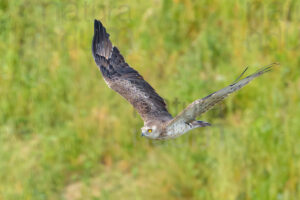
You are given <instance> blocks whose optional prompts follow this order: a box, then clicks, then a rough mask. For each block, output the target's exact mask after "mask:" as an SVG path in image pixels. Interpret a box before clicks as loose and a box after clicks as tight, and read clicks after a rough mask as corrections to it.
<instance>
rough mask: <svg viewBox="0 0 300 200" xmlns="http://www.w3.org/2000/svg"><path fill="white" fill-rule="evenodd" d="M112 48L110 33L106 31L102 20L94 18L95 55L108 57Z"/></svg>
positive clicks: (93, 48) (93, 50)
mask: <svg viewBox="0 0 300 200" xmlns="http://www.w3.org/2000/svg"><path fill="white" fill-rule="evenodd" d="M111 49H112V44H111V42H110V40H109V34H108V33H107V32H106V29H105V27H104V26H103V25H102V23H101V21H100V20H97V19H95V20H94V37H93V41H92V52H93V56H94V57H96V54H98V55H99V56H104V57H106V58H107V57H108V56H109V54H110V51H111Z"/></svg>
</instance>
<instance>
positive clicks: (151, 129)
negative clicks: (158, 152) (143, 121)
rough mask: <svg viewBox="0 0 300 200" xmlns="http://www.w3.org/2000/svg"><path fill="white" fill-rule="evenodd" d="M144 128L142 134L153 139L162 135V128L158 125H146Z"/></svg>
mask: <svg viewBox="0 0 300 200" xmlns="http://www.w3.org/2000/svg"><path fill="white" fill-rule="evenodd" d="M141 130H142V136H145V137H148V138H151V139H156V138H158V137H159V135H160V130H159V129H158V128H157V126H155V125H152V126H144V127H143V128H141Z"/></svg>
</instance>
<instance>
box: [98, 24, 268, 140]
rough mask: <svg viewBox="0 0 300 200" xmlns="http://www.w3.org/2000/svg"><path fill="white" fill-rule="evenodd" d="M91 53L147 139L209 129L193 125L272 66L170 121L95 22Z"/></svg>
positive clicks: (159, 99) (162, 105)
mask: <svg viewBox="0 0 300 200" xmlns="http://www.w3.org/2000/svg"><path fill="white" fill-rule="evenodd" d="M92 52H93V57H94V60H95V62H96V64H97V65H98V67H99V68H100V71H101V73H102V75H103V78H104V80H105V82H106V83H107V85H108V86H109V87H110V88H111V89H113V90H114V91H116V92H117V93H119V94H120V95H121V96H123V97H124V98H125V99H126V100H127V101H129V102H130V103H131V104H132V105H133V107H134V108H135V109H136V111H137V112H138V113H139V115H140V116H141V117H142V119H143V120H144V126H143V127H142V135H143V136H146V137H148V138H151V139H169V138H175V137H178V136H180V135H182V134H184V133H186V132H187V131H190V130H192V129H195V128H198V127H204V126H210V124H209V123H207V122H203V121H197V120H196V117H198V116H200V115H201V114H203V113H205V112H206V111H208V110H209V109H211V108H212V107H213V106H214V105H215V104H217V103H218V102H220V101H222V100H223V99H225V98H226V97H227V96H228V95H229V94H231V93H233V92H235V91H236V90H239V89H240V88H242V87H243V86H245V85H246V84H248V83H249V82H250V81H251V80H253V79H254V78H256V77H258V76H260V75H262V74H264V73H265V72H268V71H270V69H271V67H272V65H269V66H267V67H264V68H262V69H260V70H258V71H257V72H256V73H254V74H252V75H250V76H247V77H246V78H244V79H242V80H240V81H237V82H235V83H233V84H231V85H229V86H228V87H225V88H223V89H221V90H219V91H217V92H214V93H212V94H210V95H208V96H206V97H204V98H202V99H198V100H196V101H194V102H192V103H191V104H190V105H189V106H187V108H185V109H184V110H183V111H182V112H181V113H180V114H178V115H177V116H176V117H174V118H173V117H172V116H171V114H170V113H169V112H168V110H167V108H166V103H165V101H164V99H163V98H162V97H160V96H159V95H158V94H157V93H156V91H155V90H154V89H153V88H152V87H151V85H150V84H149V83H147V82H146V81H145V80H144V78H143V77H142V76H141V75H140V74H139V73H138V72H137V71H136V70H134V69H133V68H131V67H130V66H129V65H128V64H127V63H126V62H125V60H124V58H123V56H122V55H121V53H120V52H119V50H118V48H117V47H115V46H113V45H112V43H111V41H110V40H109V34H108V33H107V32H106V29H105V28H104V26H103V25H102V23H101V22H100V21H98V20H95V22H94V37H93V42H92ZM244 72H245V71H244ZM244 72H243V73H244Z"/></svg>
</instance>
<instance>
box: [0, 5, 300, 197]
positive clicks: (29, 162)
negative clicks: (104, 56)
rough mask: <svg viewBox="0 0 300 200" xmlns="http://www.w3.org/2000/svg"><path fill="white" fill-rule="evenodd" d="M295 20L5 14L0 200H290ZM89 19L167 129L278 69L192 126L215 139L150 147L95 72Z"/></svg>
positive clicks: (230, 10)
mask: <svg viewBox="0 0 300 200" xmlns="http://www.w3.org/2000/svg"><path fill="white" fill-rule="evenodd" d="M299 9H300V3H299V1H296V0H288V1H283V0H280V1H274V0H267V1H263V2H262V1H246V0H245V1H244V0H240V1H234V0H229V1H216V0H213V1H208V0H204V1H192V0H173V1H172V0H164V1H138V0H134V1H129V0H127V1H123V2H119V1H105V2H101V1H90V0H86V1H85V0H80V1H69V2H68V1H62V2H61V1H50V0H43V1H38V0H26V1H8V0H2V1H1V3H0V30H1V31H0V54H1V59H0V96H1V98H0V199H7V200H9V199H13V200H15V199H22V200H23V199H37V200H43V199H66V200H70V199H75V200H77V199H84V200H86V199H93V200H95V199H143V200H144V199H228V200H229V199H234V200H248V199H289V200H290V199H295V200H296V199H299V198H300V145H299V144H300V135H299V133H300V125H299V118H300V103H299V102H300V93H299V88H300V74H299V73H300V71H299V67H300V40H299V35H300V29H299V27H300V13H299ZM94 18H97V19H100V20H101V21H102V22H103V23H104V25H105V26H106V28H107V30H108V32H109V33H110V35H111V40H112V41H113V43H114V44H115V45H116V46H118V47H119V49H120V50H121V52H122V54H123V55H124V57H125V58H126V60H127V62H128V63H129V64H130V65H131V66H133V67H134V68H135V69H137V70H138V71H139V72H140V73H141V74H142V75H143V76H144V78H145V79H146V80H147V81H148V82H150V83H151V85H153V86H154V88H156V90H157V91H158V93H159V94H161V95H162V96H163V97H164V98H166V100H167V101H168V102H169V110H170V112H171V113H172V114H174V115H176V113H178V112H179V111H180V110H181V109H182V108H183V107H184V105H187V104H188V103H190V102H191V101H193V100H195V99H197V98H200V97H204V96H206V95H208V94H210V93H211V92H214V91H215V90H218V89H221V88H222V87H225V86H227V85H228V84H230V83H231V82H232V81H233V80H235V78H236V77H237V76H238V75H239V74H240V73H241V72H242V71H243V69H244V67H246V66H250V69H249V71H250V72H251V71H252V72H253V71H255V70H256V69H258V68H259V67H262V66H264V65H267V64H270V63H272V62H279V63H280V64H281V66H280V67H277V68H276V69H274V71H273V72H271V73H268V74H266V75H264V76H263V77H261V78H258V79H257V80H255V81H254V82H253V83H251V84H250V85H249V86H246V87H245V88H244V89H242V90H241V91H240V92H238V93H237V94H234V95H232V97H229V98H228V99H227V100H226V101H225V102H224V103H222V104H220V105H218V106H217V107H216V108H215V109H213V110H212V111H210V112H209V113H207V114H205V115H204V116H202V117H201V119H203V120H205V121H209V122H211V123H212V124H214V125H215V126H213V127H209V128H203V129H196V130H194V131H192V132H190V133H188V134H186V135H183V136H181V137H179V138H177V139H175V140H170V141H150V140H147V139H145V138H141V137H140V133H139V132H140V131H139V130H140V129H139V128H140V127H141V126H142V125H143V122H142V120H141V119H140V117H138V116H137V114H136V113H135V112H134V110H133V108H132V107H131V105H129V104H128V103H127V102H126V101H125V100H124V99H123V98H122V97H120V96H119V95H117V94H116V93H114V92H113V91H112V90H110V89H109V88H108V87H107V86H106V85H105V83H104V81H103V79H102V77H101V74H100V73H99V71H98V69H97V67H96V65H95V63H94V61H93V58H92V54H91V50H90V46H91V39H92V36H93V20H94ZM175 99H177V100H178V101H179V104H178V103H174V101H175ZM175 104H176V105H175Z"/></svg>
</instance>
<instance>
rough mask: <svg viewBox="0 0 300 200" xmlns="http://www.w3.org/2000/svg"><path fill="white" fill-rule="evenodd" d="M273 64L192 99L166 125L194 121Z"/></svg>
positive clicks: (269, 68)
mask: <svg viewBox="0 0 300 200" xmlns="http://www.w3.org/2000/svg"><path fill="white" fill-rule="evenodd" d="M274 64H275V63H274ZM274 64H271V65H269V66H267V67H264V68H262V69H260V70H258V71H257V72H256V73H254V74H252V75H250V76H247V77H246V78H244V79H242V80H240V81H238V82H235V83H233V84H231V85H229V86H227V87H225V88H223V89H221V90H219V91H217V92H214V93H212V94H210V95H208V96H206V97H204V98H203V99H198V100H196V101H194V102H193V103H191V104H190V105H189V106H187V107H186V108H185V109H184V110H183V111H182V112H181V113H180V114H178V115H177V116H176V117H175V118H174V119H173V120H171V121H170V122H169V123H168V126H172V125H174V124H176V123H182V122H183V123H189V122H191V121H194V120H195V119H196V117H197V116H200V115H201V114H203V113H205V112H206V111H208V110H210V109H211V108H212V107H213V106H214V105H215V104H217V103H219V102H221V101H222V100H223V99H225V98H226V97H227V96H228V95H229V94H231V93H233V92H235V91H237V90H239V89H241V88H242V87H243V86H245V85H247V84H248V83H249V82H250V81H252V80H253V79H254V78H256V77H258V76H260V75H262V74H264V73H266V72H268V71H270V70H271V68H272V66H273V65H274ZM244 72H245V71H244ZM244 72H243V73H244Z"/></svg>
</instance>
